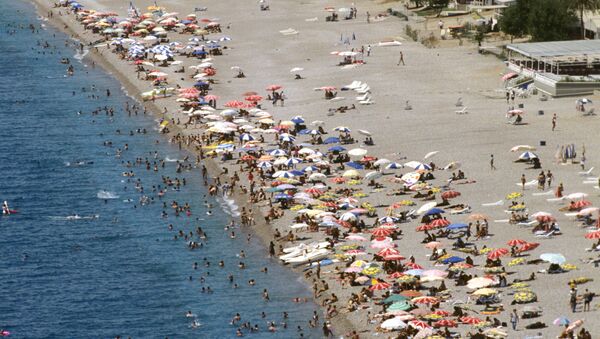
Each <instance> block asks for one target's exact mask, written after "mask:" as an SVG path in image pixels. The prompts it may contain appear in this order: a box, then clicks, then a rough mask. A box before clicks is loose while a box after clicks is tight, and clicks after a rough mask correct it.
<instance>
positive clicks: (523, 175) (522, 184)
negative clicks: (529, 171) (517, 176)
mask: <svg viewBox="0 0 600 339" xmlns="http://www.w3.org/2000/svg"><path fill="white" fill-rule="evenodd" d="M526 181H527V180H526V179H525V174H521V188H522V189H523V191H524V190H525V182H526Z"/></svg>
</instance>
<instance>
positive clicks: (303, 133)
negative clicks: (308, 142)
mask: <svg viewBox="0 0 600 339" xmlns="http://www.w3.org/2000/svg"><path fill="white" fill-rule="evenodd" d="M310 131H311V130H309V129H306V128H305V129H303V130H301V131H300V132H298V134H301V135H305V134H310Z"/></svg>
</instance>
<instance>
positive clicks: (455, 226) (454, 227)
mask: <svg viewBox="0 0 600 339" xmlns="http://www.w3.org/2000/svg"><path fill="white" fill-rule="evenodd" d="M467 227H469V225H467V224H462V223H459V224H450V225H448V226H446V229H447V230H459V229H463V228H467Z"/></svg>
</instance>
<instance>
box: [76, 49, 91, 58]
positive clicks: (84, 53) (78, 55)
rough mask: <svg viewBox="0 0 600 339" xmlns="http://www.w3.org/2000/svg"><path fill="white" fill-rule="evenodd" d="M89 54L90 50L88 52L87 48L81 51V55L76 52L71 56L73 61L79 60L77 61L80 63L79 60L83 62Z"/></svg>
mask: <svg viewBox="0 0 600 339" xmlns="http://www.w3.org/2000/svg"><path fill="white" fill-rule="evenodd" d="M89 52H90V50H89V49H87V48H85V49H84V50H83V53H81V52H79V51H77V53H75V55H73V58H74V59H77V60H79V61H81V60H83V58H85V56H86V55H87V54H88V53H89Z"/></svg>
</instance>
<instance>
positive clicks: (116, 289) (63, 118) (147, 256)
mask: <svg viewBox="0 0 600 339" xmlns="http://www.w3.org/2000/svg"><path fill="white" fill-rule="evenodd" d="M29 23H34V24H35V25H36V26H38V27H39V25H40V24H43V21H39V20H37V19H36V15H35V12H34V10H33V7H32V6H31V5H30V4H29V3H26V2H21V1H17V2H13V1H1V2H0V29H1V30H0V74H2V81H1V82H0V108H1V109H0V120H1V121H2V124H1V126H2V130H1V132H0V141H1V142H0V173H1V175H2V179H3V180H1V181H0V199H2V200H8V201H9V202H10V205H11V207H12V208H14V209H17V210H18V211H19V213H18V214H15V215H11V216H8V217H6V216H4V217H1V218H0V228H1V230H2V237H0V274H2V277H3V278H2V280H0V300H1V302H0V328H5V329H7V330H9V331H11V332H12V335H11V337H14V338H42V337H44V338H47V337H54V338H109V337H114V336H116V335H121V336H124V337H127V336H132V337H134V338H164V337H165V336H168V337H169V338H199V337H202V338H218V337H233V336H234V334H235V327H233V326H230V325H229V321H230V320H231V318H232V317H233V315H234V314H235V313H236V312H240V313H241V314H242V320H243V321H250V322H251V323H252V324H259V326H260V328H261V332H260V333H258V334H248V333H246V335H247V336H250V337H279V338H281V337H286V338H294V337H298V333H297V332H296V327H297V326H298V325H300V326H302V328H304V334H305V336H307V337H316V336H317V335H318V331H317V330H313V331H312V332H311V331H309V329H308V326H307V321H308V319H310V317H311V315H312V312H313V310H314V309H315V308H316V306H315V305H314V304H312V303H302V304H295V303H293V302H292V301H291V298H292V297H295V296H307V297H308V296H310V292H309V291H308V289H307V287H306V286H304V285H303V284H302V283H301V282H300V280H299V278H298V276H297V275H295V274H293V273H292V272H290V271H289V270H287V269H285V268H283V267H281V266H279V265H276V264H274V261H272V260H270V259H268V258H266V256H265V253H266V251H265V248H264V247H263V246H262V244H260V242H259V241H258V240H257V239H254V238H253V239H252V240H250V243H249V244H248V243H247V241H246V234H247V233H248V231H247V230H239V229H237V230H236V233H237V234H238V237H237V238H236V239H235V240H232V239H230V238H229V236H228V234H227V233H226V232H225V231H223V226H224V224H226V223H227V222H228V221H229V216H228V215H227V214H226V213H225V212H224V211H223V210H221V209H218V208H215V209H214V210H213V215H212V216H207V215H206V213H205V212H206V210H205V207H204V205H203V200H204V199H203V195H204V194H205V189H204V187H203V186H202V182H201V178H200V173H199V172H198V171H197V170H194V171H191V172H183V173H179V174H178V173H176V172H175V168H176V162H174V161H172V160H174V159H182V158H184V157H185V156H186V154H185V153H184V152H182V151H179V150H178V149H177V147H175V146H173V145H169V144H168V143H167V141H166V139H165V138H162V137H161V136H159V135H158V134H157V133H156V132H155V131H154V127H155V126H156V122H155V121H154V120H153V118H151V117H149V116H144V115H143V114H141V113H140V115H138V116H133V117H128V116H127V114H125V113H124V112H123V108H124V103H125V101H127V100H129V101H130V99H128V98H127V97H126V96H125V93H123V92H122V90H121V89H120V84H119V83H118V82H117V81H116V80H115V79H114V78H112V77H111V76H110V75H108V74H106V73H105V72H103V71H102V70H100V69H93V68H92V67H91V66H90V67H87V66H86V65H85V63H86V61H85V60H83V63H82V62H79V61H78V60H77V59H75V58H74V55H76V51H75V50H74V48H73V47H72V46H71V47H67V46H65V41H66V39H67V37H66V36H65V35H63V34H61V33H60V32H57V31H55V30H54V29H52V28H51V27H46V29H41V30H39V33H36V34H32V33H31V32H30V31H29V30H28V29H19V28H17V32H16V33H15V34H13V35H9V34H8V33H7V31H8V30H12V29H15V27H8V25H13V26H14V25H15V24H16V25H25V26H27V25H28V24H29ZM38 41H48V42H49V44H50V45H51V47H50V48H46V49H44V48H42V47H40V46H38V45H37V42H38ZM42 53H45V54H42ZM61 57H69V58H70V59H71V61H72V63H73V65H74V67H75V76H73V77H66V76H65V73H66V65H63V64H61V63H59V60H60V58H61ZM91 84H95V85H96V88H97V91H96V92H92V90H91ZM82 88H86V92H85V93H84V92H82ZM106 89H110V91H111V96H110V97H106ZM73 92H74V93H75V94H74V95H73V94H72V93H73ZM90 94H94V95H98V96H100V99H90V98H89V97H88V95H90ZM101 106H102V107H103V106H113V107H115V111H116V112H115V117H114V119H113V120H112V121H111V120H110V119H109V118H108V117H107V116H106V115H105V114H104V113H101V114H99V115H96V116H92V115H91V114H90V112H91V111H92V110H94V109H96V108H97V107H101ZM78 111H82V112H83V114H81V115H78V114H77V112H78ZM144 128H145V129H146V130H147V131H148V133H147V134H138V133H134V134H135V135H134V136H129V135H128V132H129V131H130V130H134V131H135V130H136V129H144ZM117 129H120V130H121V131H123V134H121V135H117V134H116V133H115V131H116V130H117ZM157 139H159V140H160V144H158V145H156V144H154V141H155V140H157ZM107 140H110V141H112V142H113V145H114V146H113V147H107V146H104V145H103V143H104V141H107ZM125 143H127V144H128V145H129V151H127V152H125V153H124V154H123V156H122V158H120V159H118V158H116V157H115V150H116V149H117V148H122V147H123V145H124V144H125ZM154 151H157V152H158V158H159V159H163V158H166V157H168V158H169V159H168V160H171V161H167V162H166V165H165V166H166V167H165V169H162V170H160V171H159V172H158V173H155V172H153V171H147V170H146V169H145V168H142V167H135V168H132V169H126V168H125V167H124V166H123V165H122V164H121V162H122V161H127V160H129V161H132V160H133V159H134V158H135V157H140V156H141V157H148V158H149V159H150V161H154V160H155V159H154V157H153V152H154ZM79 161H83V163H81V164H78V162H79ZM125 170H133V171H134V172H135V173H136V176H135V179H138V178H139V179H141V180H142V183H143V184H144V186H145V188H146V194H147V195H149V196H155V194H153V193H152V192H149V191H150V188H151V186H152V185H158V184H160V183H161V182H160V181H161V175H164V176H170V177H179V178H181V177H185V178H186V180H187V185H186V186H185V187H183V189H182V190H181V191H178V192H177V191H174V190H169V191H168V193H167V194H166V196H165V197H164V198H163V200H164V201H166V202H167V204H170V202H171V201H173V200H177V201H178V202H180V203H184V202H189V203H190V204H191V206H192V212H193V213H192V216H191V217H187V216H180V217H175V216H174V215H169V217H168V218H165V219H163V218H161V212H162V211H163V208H162V202H160V201H158V197H156V200H157V201H156V202H155V203H152V204H149V205H146V206H141V205H140V204H139V198H140V193H139V192H137V191H135V189H134V186H133V184H132V183H127V179H128V178H126V177H124V176H122V172H123V171H125ZM125 187H126V189H125ZM211 203H212V204H214V205H215V206H219V201H214V200H213V201H211ZM225 205H227V204H225ZM167 211H168V212H169V214H171V213H170V212H171V210H170V208H169V209H167ZM168 224H173V225H174V229H175V231H177V230H179V229H181V230H183V231H184V232H189V231H191V230H193V229H194V228H195V227H196V226H202V228H203V229H204V230H205V231H206V232H207V233H208V235H209V241H208V243H207V245H206V246H205V247H204V248H202V249H198V250H195V251H190V250H188V249H187V248H186V242H185V241H184V240H183V239H181V240H177V241H175V240H173V236H174V235H175V231H169V230H168V229H167V225H168ZM242 249H244V250H245V251H246V254H247V258H246V259H243V260H244V262H245V263H246V265H247V269H246V270H243V271H241V270H239V269H238V268H237V263H238V262H239V261H240V259H239V258H238V257H236V254H237V253H239V251H240V250H242ZM203 258H207V259H208V260H209V261H210V262H211V265H210V268H206V267H205V266H204V265H203ZM219 260H224V261H225V268H219V267H218V266H217V263H218V261H219ZM194 262H198V263H199V268H198V269H197V270H194V269H193V268H192V264H193V263H194ZM265 266H268V267H269V273H268V274H264V273H261V272H260V269H261V268H262V267H265ZM207 271H209V272H210V276H208V277H206V282H205V284H204V285H202V284H200V282H199V281H198V278H199V277H200V276H201V275H206V272H207ZM229 273H231V274H233V275H234V277H235V279H236V282H237V283H238V284H239V285H240V288H238V289H233V288H232V285H231V284H230V283H229V282H228V281H227V276H228V274H229ZM189 276H192V277H193V280H192V281H191V282H190V281H189V280H188V277H189ZM251 278H254V279H256V281H257V285H256V286H254V287H250V286H248V285H247V283H246V282H247V281H248V279H251ZM202 286H210V287H211V289H213V290H214V293H213V294H203V293H201V292H200V289H201V287H202ZM263 288H267V289H268V290H269V294H270V297H271V301H270V302H269V303H266V302H264V301H263V300H262V296H261V293H262V289H263ZM188 310H191V311H192V312H193V313H194V314H196V315H197V319H198V321H199V322H200V323H202V326H201V327H200V328H196V329H193V328H190V323H191V321H192V319H191V318H186V317H185V316H184V315H185V313H186V312H187V311H188ZM261 311H265V312H266V313H267V317H266V318H265V319H262V318H261V314H260V312H261ZM283 311H287V312H288V313H289V319H288V320H287V323H288V326H289V328H288V329H287V330H284V329H283V328H281V326H280V327H279V329H278V333H277V334H271V333H267V332H266V331H265V330H266V327H267V326H266V321H271V320H272V321H276V322H277V323H280V322H281V321H283V319H282V312H283Z"/></svg>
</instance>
